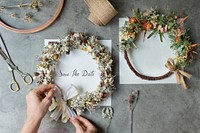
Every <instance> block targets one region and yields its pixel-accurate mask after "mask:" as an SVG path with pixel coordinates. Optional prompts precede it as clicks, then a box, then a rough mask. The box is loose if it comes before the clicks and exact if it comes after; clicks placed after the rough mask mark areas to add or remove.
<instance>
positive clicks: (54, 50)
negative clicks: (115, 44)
mask: <svg viewBox="0 0 200 133" xmlns="http://www.w3.org/2000/svg"><path fill="white" fill-rule="evenodd" d="M73 49H80V50H83V51H87V52H88V53H90V54H91V56H92V58H93V59H94V60H95V61H96V62H97V63H98V66H99V67H98V69H99V71H100V80H101V81H100V84H99V85H98V86H97V89H96V90H95V91H93V92H90V93H89V92H86V93H84V94H81V95H78V96H76V97H74V98H72V99H69V100H67V101H65V102H66V104H67V105H68V106H69V107H71V108H73V109H75V110H76V111H77V113H78V114H80V113H81V112H82V111H84V110H85V109H88V110H90V109H96V107H97V104H98V103H99V102H100V101H102V100H103V99H105V98H106V97H108V95H109V94H110V92H111V91H112V90H113V89H114V77H113V75H112V68H111V67H112V62H113V60H112V59H111V55H110V52H109V51H108V50H107V49H106V48H105V47H104V46H103V45H101V44H100V43H99V41H98V40H97V38H96V37H95V36H87V35H86V34H85V33H72V32H71V33H69V34H68V35H67V36H66V37H65V38H64V39H62V40H61V41H60V42H51V43H49V44H48V45H47V46H45V47H44V50H43V52H42V55H41V57H40V58H39V64H38V65H37V72H35V78H36V79H38V84H49V83H54V78H53V77H54V74H55V69H56V64H57V63H58V61H59V57H60V56H61V55H64V54H70V51H71V50H73Z"/></svg>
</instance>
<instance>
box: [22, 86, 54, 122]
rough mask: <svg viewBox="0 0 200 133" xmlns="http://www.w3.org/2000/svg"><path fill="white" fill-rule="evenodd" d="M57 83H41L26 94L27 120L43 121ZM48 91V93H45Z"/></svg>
mask: <svg viewBox="0 0 200 133" xmlns="http://www.w3.org/2000/svg"><path fill="white" fill-rule="evenodd" d="M54 92H55V85H53V84H50V85H41V86H39V87H37V88H36V89H34V90H32V91H30V92H29V94H28V95H27V96H26V103H27V120H36V121H41V120H42V118H43V117H44V116H45V114H46V113H47V111H48V108H49V106H50V104H51V99H52V97H53V94H54ZM45 93H47V95H45Z"/></svg>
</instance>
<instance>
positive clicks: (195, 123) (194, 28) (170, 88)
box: [0, 0, 200, 133]
mask: <svg viewBox="0 0 200 133" xmlns="http://www.w3.org/2000/svg"><path fill="white" fill-rule="evenodd" d="M2 1H3V0H1V1H0V2H2ZM111 3H112V4H113V6H114V7H115V8H116V9H117V10H118V11H119V14H118V15H117V16H116V17H115V18H114V19H113V20H112V21H111V22H110V23H109V24H108V25H107V26H105V27H98V26H95V25H93V24H92V23H90V22H89V21H88V20H87V16H88V15H89V11H88V9H87V7H86V5H85V3H84V1H83V0H66V1H65V6H64V8H63V11H62V13H61V14H60V16H59V18H58V19H57V20H56V21H55V22H54V23H53V25H51V26H50V27H49V28H47V29H46V30H44V31H41V32H39V33H35V34H26V35H21V34H15V33H12V32H9V31H7V30H5V29H3V28H0V32H1V34H2V36H3V37H4V40H5V42H6V44H7V46H8V49H9V51H10V54H11V56H12V58H13V60H14V62H15V63H16V64H17V65H18V66H20V68H21V70H23V71H26V72H30V73H31V74H33V72H34V71H35V69H36V64H37V61H36V56H37V55H38V54H39V53H40V52H41V51H42V49H43V40H44V39H45V38H58V37H62V36H64V35H65V33H67V32H68V31H76V32H79V31H81V32H87V33H88V34H94V35H97V36H99V37H100V38H101V39H111V40H113V59H114V62H115V63H114V66H113V69H114V72H113V73H114V74H115V75H116V79H115V80H116V82H115V83H116V88H117V90H116V91H115V92H114V93H113V95H112V107H113V108H114V111H115V114H114V117H113V119H112V121H109V120H104V119H102V117H101V109H99V110H97V111H96V112H92V113H91V114H89V113H87V112H86V113H85V114H84V116H86V117H87V118H88V119H90V120H91V121H92V122H93V123H94V124H95V125H96V126H97V127H98V129H99V132H100V133H104V132H108V133H130V123H129V121H130V117H129V116H130V112H129V111H128V109H127V106H126V105H125V102H124V99H125V98H126V97H127V96H128V94H129V93H130V92H131V90H132V89H139V90H140V91H141V93H140V94H141V95H140V98H139V101H138V104H137V106H136V108H135V111H134V116H133V120H134V122H133V128H134V133H200V67H199V66H200V62H199V60H200V59H199V57H200V55H198V56H197V58H196V60H195V62H194V63H193V64H192V66H190V67H189V68H187V71H188V72H190V73H192V74H193V77H192V78H191V80H189V81H188V83H189V85H190V86H191V88H190V89H189V90H188V91H183V90H182V89H181V88H180V86H178V85H168V84H166V85H119V84H118V83H119V75H118V73H119V72H118V70H119V64H118V48H117V45H118V30H119V29H118V18H119V17H126V16H130V15H131V8H140V9H141V10H145V9H148V8H150V7H157V8H158V9H160V10H162V11H163V12H165V13H169V12H170V11H177V12H178V13H179V14H186V15H189V16H190V18H189V19H188V20H187V22H186V24H187V27H188V28H190V35H191V38H192V40H193V41H194V42H195V43H200V35H199V33H200V26H199V24H200V15H199V14H200V9H199V7H200V3H199V0H176V1H175V0H111ZM0 4H1V3H0ZM50 10H51V9H49V11H50ZM46 13H47V12H46ZM48 15H49V14H46V15H45V14H42V17H41V18H45V17H48ZM9 23H12V21H9ZM22 26H23V25H22ZM24 27H26V25H24ZM199 51H200V50H199ZM0 66H1V69H0V132H1V133H16V132H19V131H20V129H21V127H22V125H23V123H24V121H25V118H26V110H25V109H26V102H25V95H26V94H27V93H28V92H29V90H30V88H33V87H35V86H36V84H35V83H34V84H33V85H32V86H29V87H26V86H25V85H23V84H22V82H21V79H19V80H18V81H20V84H21V87H22V88H21V91H19V92H18V93H16V94H13V93H11V92H10V91H9V89H8V85H9V83H10V75H9V73H8V69H7V66H6V63H5V62H4V61H3V59H2V58H0ZM48 117H49V114H47V115H46V117H45V119H44V120H43V122H42V125H41V128H40V129H48V128H64V129H65V130H66V131H67V132H69V133H72V132H74V127H73V126H72V125H71V124H70V123H67V124H62V123H59V122H58V123H56V122H50V121H49V119H48Z"/></svg>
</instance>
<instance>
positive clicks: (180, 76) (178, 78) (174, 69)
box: [165, 58, 192, 90]
mask: <svg viewBox="0 0 200 133" xmlns="http://www.w3.org/2000/svg"><path fill="white" fill-rule="evenodd" d="M165 66H166V67H167V68H168V69H169V70H170V71H171V72H173V73H175V75H176V81H177V84H180V85H181V86H182V87H183V88H184V89H185V90H187V89H188V86H187V85H186V83H185V80H184V77H187V78H191V77H192V75H191V74H189V73H187V72H184V71H182V70H179V69H178V68H177V67H176V64H175V62H174V60H173V59H172V58H169V59H168V60H167V63H166V64H165Z"/></svg>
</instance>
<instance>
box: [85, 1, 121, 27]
mask: <svg viewBox="0 0 200 133" xmlns="http://www.w3.org/2000/svg"><path fill="white" fill-rule="evenodd" d="M85 3H86V4H87V6H88V8H89V11H90V12H91V13H90V15H89V17H88V19H89V20H90V21H91V22H92V23H94V24H95V25H99V26H103V25H106V24H107V23H108V22H109V21H110V20H111V19H112V18H113V17H114V16H115V15H116V14H117V13H118V12H117V11H116V10H115V8H114V7H113V6H112V5H111V4H110V2H109V1H108V0H85Z"/></svg>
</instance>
